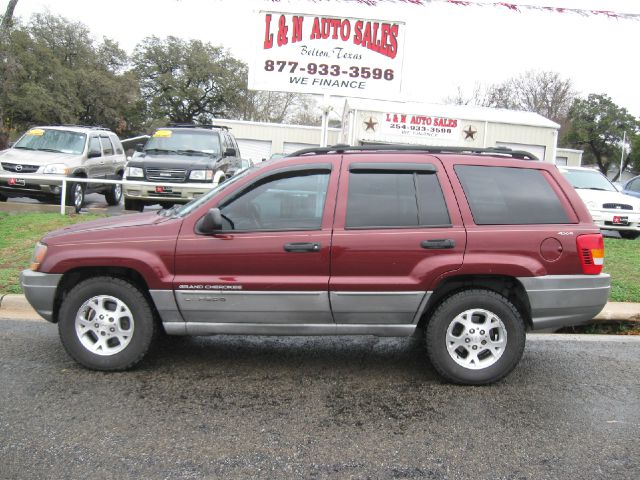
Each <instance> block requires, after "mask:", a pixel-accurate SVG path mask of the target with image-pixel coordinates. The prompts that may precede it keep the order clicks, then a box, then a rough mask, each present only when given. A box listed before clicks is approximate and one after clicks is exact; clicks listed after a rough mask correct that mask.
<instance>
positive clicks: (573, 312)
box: [518, 273, 611, 330]
mask: <svg viewBox="0 0 640 480" xmlns="http://www.w3.org/2000/svg"><path fill="white" fill-rule="evenodd" d="M518 280H519V281H520V283H522V285H523V286H524V288H525V290H526V291H527V295H528V296H529V304H530V306H531V320H532V324H533V330H541V329H545V328H560V327H568V326H571V325H580V324H583V323H586V322H588V321H589V320H591V319H593V317H595V316H596V315H597V314H598V313H600V311H601V310H602V309H603V308H604V306H605V305H606V303H607V299H608V298H609V290H610V289H611V278H610V276H609V274H606V273H601V274H600V275H547V276H543V277H521V278H518Z"/></svg>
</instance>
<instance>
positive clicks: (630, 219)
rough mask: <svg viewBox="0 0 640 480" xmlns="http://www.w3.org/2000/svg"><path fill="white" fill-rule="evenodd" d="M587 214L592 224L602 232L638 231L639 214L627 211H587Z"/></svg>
mask: <svg viewBox="0 0 640 480" xmlns="http://www.w3.org/2000/svg"><path fill="white" fill-rule="evenodd" d="M589 213H591V218H593V222H594V223H595V224H596V225H597V226H598V227H599V228H601V229H603V230H630V231H636V232H637V231H640V214H639V213H636V212H630V211H629V210H589ZM616 219H617V221H616ZM621 220H623V221H622V223H621Z"/></svg>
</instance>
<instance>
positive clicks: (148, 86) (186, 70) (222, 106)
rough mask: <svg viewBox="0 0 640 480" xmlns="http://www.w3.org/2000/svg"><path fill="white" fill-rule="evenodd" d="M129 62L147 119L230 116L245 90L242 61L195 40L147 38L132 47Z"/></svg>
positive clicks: (186, 119)
mask: <svg viewBox="0 0 640 480" xmlns="http://www.w3.org/2000/svg"><path fill="white" fill-rule="evenodd" d="M133 65H134V70H135V72H136V74H137V75H138V78H139V79H140V88H141V91H142V96H143V98H144V99H145V100H146V102H147V106H148V114H149V117H150V118H151V119H158V120H159V119H166V120H169V121H173V122H194V121H200V122H210V121H211V120H213V119H214V118H215V117H233V116H234V115H235V114H236V113H237V106H238V105H239V104H240V103H241V99H242V98H243V94H244V93H245V92H246V78H247V66H246V65H245V64H244V63H243V62H241V61H239V60H237V59H235V58H234V57H232V56H231V55H230V54H229V53H227V52H226V51H225V50H224V49H223V48H222V47H215V46H213V45H211V44H210V43H204V42H201V41H199V40H190V41H184V40H181V39H179V38H176V37H167V38H166V39H164V40H163V39H160V38H158V37H148V38H146V39H145V40H143V42H142V43H141V44H140V45H138V46H137V47H136V50H135V52H134V54H133Z"/></svg>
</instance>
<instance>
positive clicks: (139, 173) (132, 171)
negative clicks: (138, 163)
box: [125, 167, 144, 178]
mask: <svg viewBox="0 0 640 480" xmlns="http://www.w3.org/2000/svg"><path fill="white" fill-rule="evenodd" d="M125 175H126V176H127V178H132V177H144V171H143V170H142V169H141V168H139V167H127V170H126V172H125Z"/></svg>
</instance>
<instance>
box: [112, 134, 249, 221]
mask: <svg viewBox="0 0 640 480" xmlns="http://www.w3.org/2000/svg"><path fill="white" fill-rule="evenodd" d="M240 169H241V159H240V151H239V149H238V144H237V143H236V140H235V138H234V137H233V135H231V133H230V132H229V129H228V128H227V127H224V126H217V125H192V124H178V125H171V126H169V127H163V128H160V129H158V130H156V131H155V132H154V134H153V135H152V136H151V138H149V140H148V141H147V142H146V143H145V145H144V148H143V150H142V152H141V153H140V154H138V155H135V156H134V157H132V158H131V160H129V162H128V163H127V169H126V179H127V183H126V184H125V186H124V205H125V209H127V210H138V211H142V210H143V209H144V207H145V205H153V204H156V203H159V204H161V205H162V206H163V207H169V206H172V205H174V204H183V203H187V202H189V201H191V200H193V199H194V198H198V197H199V196H201V195H204V194H205V193H207V192H208V191H209V190H211V189H212V188H213V187H215V186H216V185H218V184H219V183H221V182H223V181H224V180H226V179H227V178H229V177H231V176H233V173H234V172H235V171H237V170H240Z"/></svg>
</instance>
